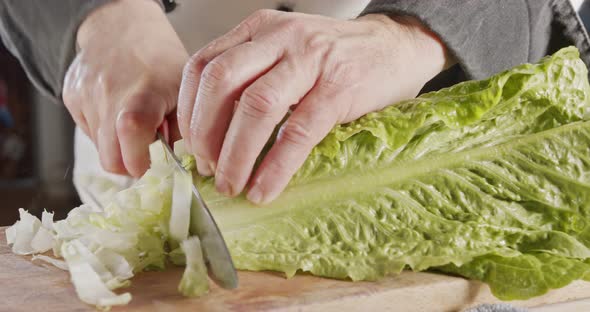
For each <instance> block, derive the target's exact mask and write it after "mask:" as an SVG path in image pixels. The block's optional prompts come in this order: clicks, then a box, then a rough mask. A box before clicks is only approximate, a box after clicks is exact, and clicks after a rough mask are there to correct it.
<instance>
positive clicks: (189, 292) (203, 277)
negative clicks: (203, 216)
mask: <svg viewBox="0 0 590 312" xmlns="http://www.w3.org/2000/svg"><path fill="white" fill-rule="evenodd" d="M181 248H182V251H183V252H184V254H185V255H186V258H185V263H186V268H185V269H184V273H183V274H182V279H181V281H180V285H178V291H180V293H182V294H183V295H185V296H187V297H200V296H202V295H204V294H206V293H207V292H208V291H209V280H208V279H207V267H206V266H205V260H204V258H203V252H202V250H201V242H200V240H199V238H198V237H197V236H192V237H190V238H188V239H186V240H184V241H183V242H182V244H181Z"/></svg>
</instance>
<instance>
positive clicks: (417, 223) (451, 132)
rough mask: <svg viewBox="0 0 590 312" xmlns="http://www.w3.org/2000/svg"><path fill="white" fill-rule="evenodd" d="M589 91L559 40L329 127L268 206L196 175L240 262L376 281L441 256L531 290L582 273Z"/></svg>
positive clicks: (589, 172) (578, 64)
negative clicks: (546, 49)
mask: <svg viewBox="0 0 590 312" xmlns="http://www.w3.org/2000/svg"><path fill="white" fill-rule="evenodd" d="M589 96H590V87H589V85H588V78H587V69H586V67H585V65H584V63H583V62H582V61H581V60H580V59H579V55H578V51H577V50H576V49H575V48H566V49H563V50H561V51H559V52H557V53H556V54H555V55H553V56H550V57H547V58H544V59H543V60H541V61H540V62H539V63H538V64H525V65H521V66H518V67H516V68H514V69H512V70H509V71H506V72H503V73H500V74H498V75H496V76H493V77H491V78H489V79H487V80H483V81H469V82H465V83H461V84H458V85H456V86H453V87H451V88H448V89H444V90H440V91H438V92H433V93H428V94H425V95H422V96H420V97H419V98H417V99H414V100H410V101H406V102H402V103H399V104H397V105H393V106H390V107H387V108H385V109H384V110H382V111H380V112H376V113H371V114H368V115H366V116H364V117H362V118H361V119H359V120H357V121H354V122H351V123H349V124H345V125H341V126H337V127H336V128H335V129H334V130H333V131H332V132H331V133H330V134H329V135H328V136H327V137H326V138H325V139H324V140H323V141H322V142H321V143H320V144H319V145H318V146H317V147H316V148H315V149H314V150H313V151H312V153H311V155H310V156H309V158H308V159H307V161H306V162H305V164H304V165H303V167H302V168H301V169H300V170H299V171H298V172H297V174H296V175H295V177H294V178H293V180H292V181H291V183H290V185H289V187H288V188H287V189H286V191H285V192H284V193H283V194H282V195H281V196H280V197H279V198H278V199H277V200H276V201H274V202H272V203H270V204H268V205H266V206H260V207H258V206H254V205H253V204H250V203H249V202H248V201H246V200H245V199H244V197H239V198H234V199H230V198H225V197H223V196H221V195H220V194H218V193H217V192H216V191H215V190H214V184H213V181H212V180H211V179H197V180H196V183H198V184H199V186H200V189H201V190H202V193H203V196H204V197H205V199H206V201H207V202H208V203H209V205H210V208H211V209H212V213H213V214H214V217H215V219H216V220H217V222H218V224H219V226H220V228H221V230H222V232H223V234H224V236H225V238H226V241H227V243H228V246H229V248H230V250H231V253H232V256H233V258H234V261H235V263H236V265H237V267H238V268H240V269H245V270H276V271H282V272H285V273H286V274H287V275H288V276H292V275H293V274H295V273H296V272H297V271H307V272H311V273H312V274H315V275H320V276H326V277H332V278H350V279H352V280H376V279H378V278H380V277H383V276H385V275H387V274H390V273H398V272H400V271H401V270H402V269H404V268H410V269H413V270H426V269H432V268H438V269H439V270H445V271H447V272H452V273H457V274H461V275H463V276H466V277H469V278H476V279H480V280H483V281H485V282H486V283H488V284H489V285H490V287H491V288H492V291H493V292H494V294H496V295H497V296H499V297H501V298H503V299H522V298H529V297H531V296H536V295H540V294H543V293H544V292H546V291H547V290H548V289H551V288H556V287H561V286H564V285H565V284H567V283H569V282H570V281H572V280H575V279H581V278H583V277H584V275H585V274H586V271H587V268H586V265H585V263H584V260H585V259H587V258H590V249H589V248H588V247H589V246H590V223H589V221H590V220H589V219H588V213H589V205H590V153H589V146H590V122H586V120H587V119H588V116H590V115H589V109H590V102H589V100H590V98H589ZM564 265H565V266H567V267H571V268H575V269H572V270H568V271H567V272H564V271H563V270H562V268H563V267H564ZM515 277H520V279H519V281H522V282H521V283H514V284H512V282H511V281H513V280H514V278H515Z"/></svg>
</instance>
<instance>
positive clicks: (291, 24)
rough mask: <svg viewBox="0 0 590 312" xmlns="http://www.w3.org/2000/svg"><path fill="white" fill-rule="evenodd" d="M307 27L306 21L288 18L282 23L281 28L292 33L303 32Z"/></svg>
mask: <svg viewBox="0 0 590 312" xmlns="http://www.w3.org/2000/svg"><path fill="white" fill-rule="evenodd" d="M307 28H308V27H307V23H306V22H305V21H304V20H301V19H299V18H289V19H287V20H286V21H284V23H283V29H284V30H285V31H287V32H289V33H292V34H303V33H305V32H306V31H307Z"/></svg>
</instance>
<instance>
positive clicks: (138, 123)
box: [116, 111, 147, 136]
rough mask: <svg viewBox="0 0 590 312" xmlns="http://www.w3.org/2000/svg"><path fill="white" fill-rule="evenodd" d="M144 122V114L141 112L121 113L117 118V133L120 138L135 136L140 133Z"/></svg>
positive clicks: (145, 118)
mask: <svg viewBox="0 0 590 312" xmlns="http://www.w3.org/2000/svg"><path fill="white" fill-rule="evenodd" d="M146 120H147V117H146V114H145V113H143V112H141V111H122V112H120V113H119V116H118V117H117V124H116V126H117V133H119V134H120V135H122V136H130V135H133V134H136V133H138V132H140V131H142V129H143V128H144V126H145V124H146Z"/></svg>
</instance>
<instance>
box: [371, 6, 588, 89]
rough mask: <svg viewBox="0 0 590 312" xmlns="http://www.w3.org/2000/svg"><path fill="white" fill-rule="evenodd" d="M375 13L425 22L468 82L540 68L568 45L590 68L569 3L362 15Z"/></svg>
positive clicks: (388, 9)
mask: <svg viewBox="0 0 590 312" xmlns="http://www.w3.org/2000/svg"><path fill="white" fill-rule="evenodd" d="M371 13H381V14H388V15H410V16H414V17H416V18H418V19H420V20H421V21H422V22H423V23H424V25H426V26H427V27H428V28H430V29H431V30H432V31H433V32H434V33H436V34H437V35H438V36H439V37H440V38H441V40H442V41H443V42H444V43H445V45H446V46H447V49H448V50H449V51H450V52H451V53H452V54H453V55H454V56H455V58H456V59H457V61H458V63H459V68H452V69H451V70H450V71H451V72H453V71H454V72H455V74H459V75H460V74H462V75H464V77H465V78H467V79H482V78H485V77H488V76H490V75H492V74H494V73H497V72H500V71H502V70H506V69H509V68H511V67H513V66H516V65H518V64H521V63H525V62H536V61H538V60H539V59H540V58H541V57H543V56H545V55H547V54H551V53H553V52H555V51H557V50H558V49H559V48H562V47H565V46H568V45H575V46H576V47H578V49H579V50H580V54H581V56H582V59H583V60H584V62H585V63H586V64H587V65H588V64H590V44H589V42H590V41H589V40H588V34H587V32H586V30H585V28H584V27H583V25H582V23H581V21H580V18H579V16H578V15H577V13H576V12H575V10H574V9H573V7H572V6H571V4H570V2H569V1H568V0H554V1H552V0H528V1H527V0H511V1H490V0H464V1H457V0H437V1H423V0H422V1H421V0H373V1H371V2H370V3H369V5H368V6H367V7H366V8H365V10H364V11H363V13H361V15H364V14H371ZM459 71H461V72H462V73H459ZM447 74H448V73H447Z"/></svg>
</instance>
